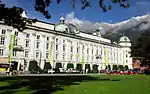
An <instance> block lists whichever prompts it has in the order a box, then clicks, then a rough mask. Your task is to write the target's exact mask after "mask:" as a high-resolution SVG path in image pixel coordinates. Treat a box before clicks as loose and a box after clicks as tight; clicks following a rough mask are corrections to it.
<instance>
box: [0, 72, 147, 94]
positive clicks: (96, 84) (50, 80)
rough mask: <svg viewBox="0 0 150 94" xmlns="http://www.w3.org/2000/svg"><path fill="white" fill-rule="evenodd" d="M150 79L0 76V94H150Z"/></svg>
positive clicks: (142, 77) (133, 76) (134, 77)
mask: <svg viewBox="0 0 150 94" xmlns="http://www.w3.org/2000/svg"><path fill="white" fill-rule="evenodd" d="M149 93H150V76H148V75H126V76H124V75H120V76H119V75H118V76H115V75H114V76H110V75H109V76H108V75H99V76H68V77H59V76H58V77H53V76H52V77H50V76H49V77H0V94H149Z"/></svg>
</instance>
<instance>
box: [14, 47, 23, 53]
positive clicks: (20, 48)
mask: <svg viewBox="0 0 150 94" xmlns="http://www.w3.org/2000/svg"><path fill="white" fill-rule="evenodd" d="M13 51H20V52H21V51H24V48H23V47H22V46H21V45H16V46H14V48H13Z"/></svg>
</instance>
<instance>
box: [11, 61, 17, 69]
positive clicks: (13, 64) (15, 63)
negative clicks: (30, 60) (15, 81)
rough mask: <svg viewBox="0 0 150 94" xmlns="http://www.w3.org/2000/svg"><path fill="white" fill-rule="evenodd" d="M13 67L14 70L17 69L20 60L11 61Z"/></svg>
mask: <svg viewBox="0 0 150 94" xmlns="http://www.w3.org/2000/svg"><path fill="white" fill-rule="evenodd" d="M11 68H12V70H17V68H18V62H17V61H11Z"/></svg>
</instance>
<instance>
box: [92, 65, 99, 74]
mask: <svg viewBox="0 0 150 94" xmlns="http://www.w3.org/2000/svg"><path fill="white" fill-rule="evenodd" d="M93 72H94V73H98V65H93Z"/></svg>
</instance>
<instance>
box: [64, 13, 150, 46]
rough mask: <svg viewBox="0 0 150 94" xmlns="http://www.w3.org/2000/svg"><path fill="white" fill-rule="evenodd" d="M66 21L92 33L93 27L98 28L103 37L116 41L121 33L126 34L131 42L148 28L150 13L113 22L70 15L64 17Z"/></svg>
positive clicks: (149, 25) (149, 28) (149, 26)
mask: <svg viewBox="0 0 150 94" xmlns="http://www.w3.org/2000/svg"><path fill="white" fill-rule="evenodd" d="M66 19H67V20H66V22H67V23H71V24H74V25H76V26H77V27H78V28H79V30H82V31H86V32H90V33H92V32H93V31H94V30H95V29H100V31H101V34H102V36H103V37H105V38H108V39H111V40H113V41H116V42H117V41H118V40H119V38H120V37H121V36H122V35H125V36H128V37H129V38H130V39H131V41H132V42H133V43H135V41H136V39H137V37H139V36H140V35H141V33H142V32H143V31H145V30H150V15H149V14H147V15H143V16H137V17H132V18H130V19H128V20H125V21H122V22H118V23H115V24H110V23H105V22H95V23H94V22H90V21H87V20H80V19H77V18H74V15H73V16H71V17H68V18H67V17H66Z"/></svg>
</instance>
